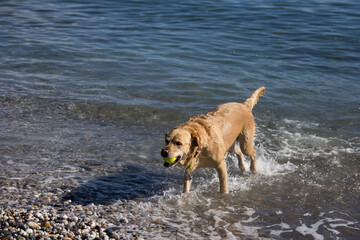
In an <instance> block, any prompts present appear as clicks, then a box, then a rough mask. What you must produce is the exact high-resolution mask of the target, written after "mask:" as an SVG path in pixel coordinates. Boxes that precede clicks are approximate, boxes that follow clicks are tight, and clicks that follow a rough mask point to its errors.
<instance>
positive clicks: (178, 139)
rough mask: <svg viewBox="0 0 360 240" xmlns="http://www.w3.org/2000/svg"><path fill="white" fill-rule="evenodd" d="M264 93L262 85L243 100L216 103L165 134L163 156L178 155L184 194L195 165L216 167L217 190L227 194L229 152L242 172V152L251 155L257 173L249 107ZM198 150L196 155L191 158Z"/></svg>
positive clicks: (196, 166)
mask: <svg viewBox="0 0 360 240" xmlns="http://www.w3.org/2000/svg"><path fill="white" fill-rule="evenodd" d="M264 93H265V87H261V88H259V89H257V90H255V91H254V93H253V94H252V95H251V96H250V98H248V99H247V100H246V101H245V102H243V103H225V104H222V105H219V106H217V107H216V108H215V109H213V110H212V111H210V112H208V113H207V114H205V115H201V116H198V117H193V118H191V119H190V120H189V121H188V122H186V123H184V124H183V125H181V126H177V127H175V128H174V129H173V130H171V131H170V132H168V133H166V136H165V140H166V146H165V147H164V148H163V149H162V155H163V157H164V156H165V155H166V156H167V157H170V158H172V157H178V158H179V159H180V160H179V161H178V162H177V163H176V164H180V165H182V166H184V167H186V170H185V176H184V192H185V193H187V192H189V190H190V185H191V173H192V172H193V171H194V170H195V169H197V168H215V169H216V170H217V172H218V175H219V180H220V192H222V193H227V192H228V190H227V167H226V162H225V158H226V156H227V153H228V152H230V153H235V154H236V156H237V158H238V164H239V167H240V169H241V170H242V171H245V165H244V155H246V156H248V157H250V158H251V165H250V170H251V172H252V173H254V174H255V173H256V172H257V166H256V151H255V149H254V143H253V140H254V134H255V122H254V117H253V114H252V111H251V110H252V108H253V107H254V105H255V104H256V103H257V101H258V99H259V97H260V96H262V95H263V94H264ZM236 143H238V144H236ZM197 151H199V154H198V156H197V157H196V158H194V156H196V153H197ZM176 164H175V165H176Z"/></svg>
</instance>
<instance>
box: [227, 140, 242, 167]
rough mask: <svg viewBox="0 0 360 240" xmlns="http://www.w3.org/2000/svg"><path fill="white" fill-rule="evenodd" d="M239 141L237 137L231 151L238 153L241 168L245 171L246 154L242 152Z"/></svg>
mask: <svg viewBox="0 0 360 240" xmlns="http://www.w3.org/2000/svg"><path fill="white" fill-rule="evenodd" d="M237 142H239V139H236V141H235V142H234V144H233V145H232V146H231V147H230V149H229V152H230V153H235V154H236V157H237V159H238V164H239V168H240V169H241V171H242V172H245V163H244V154H243V153H242V152H241V149H240V147H239V145H238V144H236V143H237Z"/></svg>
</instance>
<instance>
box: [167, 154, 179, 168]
mask: <svg viewBox="0 0 360 240" xmlns="http://www.w3.org/2000/svg"><path fill="white" fill-rule="evenodd" d="M180 158H181V157H180V156H177V157H173V158H167V157H164V158H163V159H164V161H165V162H164V167H166V168H169V167H173V166H175V164H177V163H178V162H179V161H180Z"/></svg>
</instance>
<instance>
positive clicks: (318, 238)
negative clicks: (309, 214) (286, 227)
mask: <svg viewBox="0 0 360 240" xmlns="http://www.w3.org/2000/svg"><path fill="white" fill-rule="evenodd" d="M323 223H324V222H323V221H318V222H316V223H315V224H312V225H311V226H310V227H308V226H306V224H302V225H301V226H299V227H297V228H296V229H295V230H296V231H298V232H299V233H301V234H302V235H304V236H306V235H312V236H313V238H314V239H315V240H323V239H324V237H323V236H322V235H320V234H318V233H317V230H318V227H319V226H320V225H322V224H323Z"/></svg>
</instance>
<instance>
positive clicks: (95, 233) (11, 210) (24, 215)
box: [0, 184, 176, 240]
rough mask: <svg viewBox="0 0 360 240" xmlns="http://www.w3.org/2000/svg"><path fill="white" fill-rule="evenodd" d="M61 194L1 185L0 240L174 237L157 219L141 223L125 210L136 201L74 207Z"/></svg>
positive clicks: (136, 216) (140, 219)
mask: <svg viewBox="0 0 360 240" xmlns="http://www.w3.org/2000/svg"><path fill="white" fill-rule="evenodd" d="M65 192H66V190H65V191H64V190H62V189H59V188H56V189H44V190H43V191H33V192H32V193H30V194H24V193H22V192H20V191H19V190H18V189H17V188H16V187H14V186H12V185H10V184H8V185H7V186H2V187H1V199H0V229H1V230H0V239H1V240H4V239H19V240H25V239H145V238H144V235H145V236H147V234H146V233H147V232H151V231H154V232H164V231H165V232H166V231H168V234H167V235H168V236H169V237H170V236H171V235H174V234H175V235H174V236H176V233H172V232H171V229H170V228H169V227H168V226H167V225H166V224H165V223H164V222H162V221H161V220H157V219H153V220H152V221H151V220H150V221H142V218H143V217H144V216H141V215H138V214H137V213H134V212H132V210H131V209H129V206H131V205H133V204H135V205H136V202H133V203H130V205H129V203H126V204H121V202H118V203H117V204H113V205H111V206H105V205H95V204H88V205H79V204H77V205H76V204H73V203H72V201H71V200H62V195H63V194H65ZM4 193H6V194H4ZM150 211H151V210H150Z"/></svg>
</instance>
